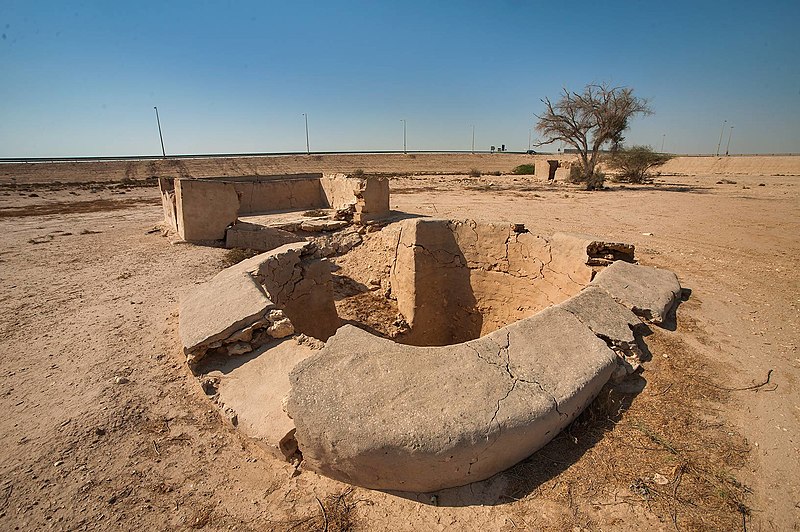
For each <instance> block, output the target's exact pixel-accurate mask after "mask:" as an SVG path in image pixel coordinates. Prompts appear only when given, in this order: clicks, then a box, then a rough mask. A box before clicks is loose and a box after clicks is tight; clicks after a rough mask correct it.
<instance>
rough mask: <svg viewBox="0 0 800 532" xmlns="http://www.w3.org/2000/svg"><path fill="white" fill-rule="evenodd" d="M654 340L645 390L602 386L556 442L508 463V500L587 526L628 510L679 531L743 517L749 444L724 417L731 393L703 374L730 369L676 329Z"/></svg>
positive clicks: (732, 524) (733, 525)
mask: <svg viewBox="0 0 800 532" xmlns="http://www.w3.org/2000/svg"><path fill="white" fill-rule="evenodd" d="M647 343H648V346H649V348H650V350H651V351H652V353H653V360H652V361H651V362H649V363H647V364H646V371H645V373H644V377H645V378H646V379H647V381H646V387H644V390H643V391H641V393H637V392H636V390H637V387H636V384H637V382H636V380H634V381H633V382H631V381H628V382H627V383H623V385H619V386H616V387H615V386H608V387H606V388H604V389H603V391H602V392H601V394H600V396H599V397H598V398H597V399H596V400H595V401H594V402H593V403H592V404H591V405H590V406H589V407H588V408H587V409H586V411H584V413H583V414H582V415H581V416H579V417H578V418H577V419H576V420H575V421H574V422H573V423H572V424H571V425H570V426H569V427H568V428H567V429H566V430H564V431H563V432H562V433H561V434H560V435H559V436H557V437H556V438H555V439H554V440H553V441H552V442H551V443H550V444H548V445H547V446H546V447H545V448H544V449H542V450H541V451H539V452H538V453H536V454H535V455H533V456H532V457H531V458H529V459H528V460H526V461H524V462H522V463H521V464H519V465H517V466H515V467H513V468H511V469H510V470H509V471H507V472H506V474H507V475H508V476H509V477H510V479H511V482H510V484H509V488H508V491H507V495H506V497H508V499H510V500H517V499H526V498H534V499H535V500H536V501H537V502H539V501H542V500H549V501H553V502H556V503H558V504H559V506H561V507H566V508H564V510H565V511H564V512H563V515H562V518H561V521H562V522H559V523H558V526H567V527H569V526H581V527H586V526H587V525H591V524H592V523H593V521H594V519H597V518H598V517H599V516H601V515H603V516H604V517H603V520H607V519H608V513H609V512H623V510H624V511H626V512H628V514H629V513H630V512H646V513H651V514H655V516H656V517H657V519H658V520H659V521H661V522H662V523H665V524H668V525H669V526H670V527H671V528H674V529H676V530H687V529H688V530H737V529H742V527H743V526H746V524H747V520H748V518H749V515H750V509H749V507H748V505H747V496H748V494H749V492H750V491H749V489H748V488H747V487H746V486H744V485H742V484H741V483H740V482H739V481H737V480H736V478H735V476H734V472H735V471H736V470H737V469H738V468H740V467H742V466H743V465H744V463H745V460H746V458H747V455H748V453H749V446H748V444H747V441H746V440H745V439H744V438H743V437H741V436H740V435H739V434H737V433H736V432H735V430H734V429H733V428H732V427H730V426H728V425H727V424H726V422H725V421H724V420H723V419H722V418H721V417H720V416H718V412H719V406H720V405H721V404H722V403H724V402H725V401H727V400H729V398H730V392H728V391H726V390H723V389H720V388H719V387H717V386H714V385H707V384H704V383H703V382H702V379H703V378H704V377H703V376H704V375H712V374H724V373H722V372H721V370H720V368H718V367H716V363H712V362H710V361H708V360H707V359H704V358H703V357H702V356H701V355H700V353H698V352H697V351H695V350H694V349H692V348H690V347H689V346H688V345H687V344H686V343H685V342H683V341H682V340H681V339H680V338H679V337H678V336H677V335H675V334H670V333H667V332H664V331H660V330H656V331H654V332H653V334H652V335H651V336H649V337H648V338H647ZM665 355H666V356H665ZM639 379H640V382H639V383H638V384H639V388H641V387H642V385H644V384H645V382H644V379H643V378H641V377H639ZM609 500H611V501H614V502H613V503H608V501H609ZM612 505H615V506H613V507H612V508H613V509H610V508H609V507H611V506H612ZM621 518H622V519H624V517H621ZM527 519H528V521H529V522H530V521H531V520H532V519H534V520H535V517H532V516H528V517H527ZM537 524H540V525H542V526H544V527H545V528H547V527H548V526H552V525H553V523H552V521H551V522H549V523H537Z"/></svg>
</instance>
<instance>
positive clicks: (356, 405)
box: [287, 309, 616, 491]
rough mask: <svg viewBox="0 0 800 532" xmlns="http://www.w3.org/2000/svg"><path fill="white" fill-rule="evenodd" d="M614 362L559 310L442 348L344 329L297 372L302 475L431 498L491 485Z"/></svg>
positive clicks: (587, 395)
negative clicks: (482, 483)
mask: <svg viewBox="0 0 800 532" xmlns="http://www.w3.org/2000/svg"><path fill="white" fill-rule="evenodd" d="M506 340H507V342H508V343H507V344H506ZM504 351H505V353H504ZM615 363H616V355H615V354H614V352H613V351H611V350H610V349H608V347H607V346H606V345H605V342H603V341H602V340H599V339H598V338H597V336H596V335H595V334H594V333H592V331H591V330H589V328H588V327H586V326H585V325H583V324H582V323H581V322H580V321H579V320H578V319H577V318H575V317H574V316H573V315H572V314H570V313H569V312H566V311H564V310H560V309H548V310H546V311H543V312H541V313H539V314H537V315H535V316H533V317H531V318H528V319H525V320H522V321H519V322H516V323H514V324H512V325H510V326H508V327H506V328H504V329H501V330H498V331H495V332H494V333H492V334H490V335H488V336H486V337H483V338H480V339H477V340H473V341H470V342H467V343H465V344H457V345H451V346H444V347H415V346H407V345H401V344H397V343H394V342H391V341H389V340H384V339H380V338H377V337H374V336H372V335H370V334H369V333H366V332H364V331H361V330H359V329H357V328H355V327H352V326H349V325H348V326H344V327H342V328H340V329H339V331H337V333H336V335H334V336H333V337H332V338H331V339H330V340H329V341H328V342H327V343H326V345H325V347H324V348H323V349H322V350H321V351H319V352H318V353H316V354H315V355H313V356H311V357H309V358H308V359H306V360H304V361H303V362H301V363H300V364H298V366H296V367H295V369H294V370H292V373H291V374H290V381H291V383H292V386H291V391H290V393H289V398H288V400H287V412H288V413H289V415H290V416H291V417H292V419H293V420H294V422H295V426H296V428H297V430H296V433H295V438H296V439H297V442H298V445H299V448H300V449H301V451H302V452H303V464H304V465H303V467H306V468H309V469H314V470H316V471H319V472H321V473H323V474H325V475H327V476H331V477H333V478H337V479H339V480H343V481H346V482H349V483H351V484H356V485H360V486H365V487H369V488H374V489H395V490H408V491H434V490H438V489H441V488H445V487H452V486H458V485H463V484H467V483H469V482H474V481H477V480H482V479H485V478H488V477H489V476H491V475H493V474H494V473H496V472H498V471H501V470H503V469H505V468H507V467H510V466H511V465H513V464H514V463H516V462H518V461H520V460H522V459H523V458H525V457H527V456H529V455H530V454H531V453H533V452H534V451H536V450H537V449H539V448H540V447H541V446H543V445H545V444H546V443H547V442H548V441H549V440H550V439H552V437H554V436H555V435H556V434H557V433H558V431H559V430H561V429H562V428H563V427H564V426H566V424H567V423H569V422H570V421H571V420H572V419H574V417H575V416H577V414H578V413H580V411H582V410H583V408H584V407H585V406H586V405H587V404H588V403H589V401H591V399H592V398H594V396H595V395H596V393H597V392H598V391H599V390H600V388H601V387H602V386H603V384H605V382H606V381H607V380H608V378H609V376H610V375H611V372H612V370H613V367H614V365H615ZM366 382H368V383H370V385H369V386H364V383H366ZM492 397H494V400H491V398H492ZM354 435H355V436H354Z"/></svg>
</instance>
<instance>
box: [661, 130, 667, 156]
mask: <svg viewBox="0 0 800 532" xmlns="http://www.w3.org/2000/svg"><path fill="white" fill-rule="evenodd" d="M666 138H667V134H666V133H663V134H662V135H661V153H664V139H666Z"/></svg>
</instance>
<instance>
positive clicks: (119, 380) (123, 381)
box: [114, 375, 130, 384]
mask: <svg viewBox="0 0 800 532" xmlns="http://www.w3.org/2000/svg"><path fill="white" fill-rule="evenodd" d="M129 382H130V381H129V380H128V377H124V376H122V375H117V376H116V377H114V384H127V383H129Z"/></svg>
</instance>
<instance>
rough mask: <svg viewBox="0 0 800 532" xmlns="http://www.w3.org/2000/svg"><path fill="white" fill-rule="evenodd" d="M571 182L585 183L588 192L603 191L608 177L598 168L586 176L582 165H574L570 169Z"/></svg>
mask: <svg viewBox="0 0 800 532" xmlns="http://www.w3.org/2000/svg"><path fill="white" fill-rule="evenodd" d="M569 180H570V182H571V183H583V185H584V187H585V188H586V190H602V189H603V185H604V184H605V181H606V175H605V174H604V173H603V172H601V171H600V170H598V169H597V168H595V170H594V172H592V173H591V174H589V175H586V171H585V170H584V169H583V166H582V165H581V164H580V163H574V164H573V165H572V166H571V167H570V169H569Z"/></svg>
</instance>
